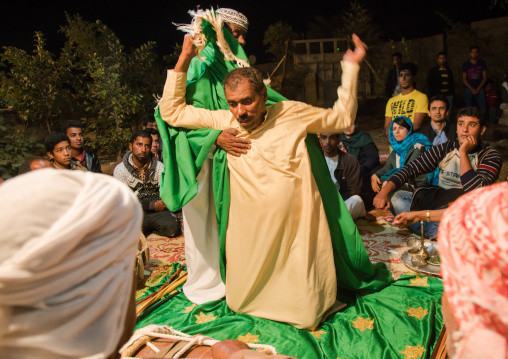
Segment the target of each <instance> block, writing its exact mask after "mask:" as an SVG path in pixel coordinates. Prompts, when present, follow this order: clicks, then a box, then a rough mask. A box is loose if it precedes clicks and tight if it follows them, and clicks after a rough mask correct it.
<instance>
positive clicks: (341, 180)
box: [319, 133, 366, 219]
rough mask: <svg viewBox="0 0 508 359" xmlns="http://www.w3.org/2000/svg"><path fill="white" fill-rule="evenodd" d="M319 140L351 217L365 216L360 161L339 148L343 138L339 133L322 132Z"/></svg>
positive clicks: (333, 178) (331, 173) (331, 174)
mask: <svg viewBox="0 0 508 359" xmlns="http://www.w3.org/2000/svg"><path fill="white" fill-rule="evenodd" d="M319 141H320V142H321V147H323V152H324V155H325V160H326V164H327V165H328V170H329V171H330V176H331V177H332V180H333V182H334V183H335V186H336V187H337V190H338V191H339V193H340V195H341V196H342V199H343V200H344V202H345V203H346V206H347V209H348V211H349V213H350V214H351V217H353V219H357V218H359V217H364V216H365V214H366V211H365V204H364V203H363V200H362V198H361V197H360V193H361V190H362V177H361V175H360V163H359V162H358V160H357V159H356V158H355V157H354V156H353V155H350V154H348V153H346V152H344V151H341V150H340V149H339V146H340V144H341V140H340V136H339V135H338V134H332V133H322V134H321V135H320V137H319Z"/></svg>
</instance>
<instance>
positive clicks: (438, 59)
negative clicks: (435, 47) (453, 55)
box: [437, 55, 446, 67]
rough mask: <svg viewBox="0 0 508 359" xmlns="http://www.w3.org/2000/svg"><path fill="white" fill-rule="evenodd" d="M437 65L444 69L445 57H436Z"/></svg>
mask: <svg viewBox="0 0 508 359" xmlns="http://www.w3.org/2000/svg"><path fill="white" fill-rule="evenodd" d="M437 64H438V65H439V67H445V66H446V55H439V56H438V57H437Z"/></svg>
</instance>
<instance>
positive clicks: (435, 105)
mask: <svg viewBox="0 0 508 359" xmlns="http://www.w3.org/2000/svg"><path fill="white" fill-rule="evenodd" d="M446 115H448V111H446V104H445V103H444V102H443V101H439V100H436V101H432V103H431V104H430V110H429V116H430V119H431V120H432V121H433V122H444V121H446Z"/></svg>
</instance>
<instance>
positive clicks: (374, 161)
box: [340, 123, 381, 188]
mask: <svg viewBox="0 0 508 359" xmlns="http://www.w3.org/2000/svg"><path fill="white" fill-rule="evenodd" d="M340 139H341V141H342V144H343V145H344V147H346V151H347V153H349V154H350V155H352V156H354V157H355V158H356V159H357V160H358V162H360V173H361V176H362V180H363V181H366V182H367V184H368V187H369V188H370V184H369V183H370V176H371V174H372V171H373V170H376V169H377V167H380V165H381V164H380V163H379V151H378V149H377V147H376V144H375V143H374V141H373V140H372V137H370V135H369V134H368V133H367V132H363V131H358V123H356V124H354V125H353V126H351V127H350V128H349V129H347V130H346V131H344V133H341V134H340Z"/></svg>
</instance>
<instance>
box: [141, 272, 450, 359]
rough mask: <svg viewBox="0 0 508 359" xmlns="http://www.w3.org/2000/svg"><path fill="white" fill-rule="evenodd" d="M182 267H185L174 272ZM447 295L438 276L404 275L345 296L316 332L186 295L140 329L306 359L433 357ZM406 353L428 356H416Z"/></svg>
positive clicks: (222, 302)
mask: <svg viewBox="0 0 508 359" xmlns="http://www.w3.org/2000/svg"><path fill="white" fill-rule="evenodd" d="M177 267H179V264H176V265H175V266H174V269H175V270H176V268H177ZM172 272H173V270H169V271H168V272H167V273H166V276H164V277H162V278H159V284H158V285H157V286H154V287H152V288H150V289H149V290H147V291H144V292H143V294H142V297H146V296H148V295H150V294H151V293H152V292H153V291H155V290H156V289H157V288H159V287H160V286H161V285H162V284H163V283H164V281H165V280H166V279H167V278H169V276H170V274H171V273H172ZM442 291H443V284H442V282H441V280H439V279H437V278H432V277H426V276H403V277H402V278H401V279H400V280H398V281H397V282H395V283H393V284H391V285H390V286H388V287H386V288H384V289H382V290H380V291H378V292H376V293H372V294H368V295H360V294H350V295H344V296H341V297H340V298H339V299H340V300H342V301H343V302H345V303H348V307H347V308H346V309H344V310H342V311H340V312H338V313H335V314H334V315H332V316H330V317H329V318H327V320H326V321H325V322H324V323H323V324H322V325H321V326H320V327H319V328H318V329H316V330H315V331H313V332H310V331H307V330H303V329H296V328H294V327H292V326H290V325H287V324H284V323H279V322H274V321H271V320H266V319H262V318H257V317H253V316H251V315H248V314H238V313H235V312H233V311H231V310H230V309H229V308H228V307H227V304H226V301H225V300H217V301H213V302H209V303H205V304H202V305H199V306H196V305H195V304H193V303H192V302H190V301H189V300H187V298H186V297H185V295H184V294H183V293H181V294H179V295H177V296H176V297H175V298H173V299H171V300H170V301H169V302H167V303H165V304H164V305H162V306H161V307H159V308H157V309H155V310H154V311H153V312H152V313H150V315H148V316H147V317H146V318H142V319H141V320H140V321H139V322H138V324H137V326H136V328H137V329H139V328H142V327H144V326H146V325H149V324H157V325H168V326H171V327H173V328H175V329H177V330H180V331H182V332H184V333H186V334H189V335H195V334H202V335H206V336H209V337H211V338H213V339H216V340H225V339H243V340H249V339H250V340H251V342H254V343H255V344H268V345H272V346H274V347H275V348H276V349H277V351H278V353H280V354H285V355H290V356H294V357H296V358H300V359H313V358H320V359H324V358H329V359H335V358H341V359H353V358H354V359H372V358H376V359H388V358H390V359H391V358H401V359H403V358H415V359H416V358H430V356H431V354H432V350H433V349H434V347H435V345H436V342H437V339H438V337H439V334H440V332H441V329H442V327H443V316H442V314H441V295H442ZM403 352H406V353H415V352H416V353H418V352H421V353H422V355H421V356H413V357H412V356H407V355H406V354H404V353H403Z"/></svg>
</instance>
